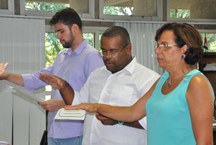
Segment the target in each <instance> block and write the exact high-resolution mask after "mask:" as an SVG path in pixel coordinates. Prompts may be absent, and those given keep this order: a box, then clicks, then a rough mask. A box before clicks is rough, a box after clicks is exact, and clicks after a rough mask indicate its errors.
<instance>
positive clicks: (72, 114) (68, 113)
mask: <svg viewBox="0 0 216 145" xmlns="http://www.w3.org/2000/svg"><path fill="white" fill-rule="evenodd" d="M85 114H86V111H85V110H65V109H64V108H61V109H59V110H58V112H57V114H56V116H55V119H56V120H84V119H85Z"/></svg>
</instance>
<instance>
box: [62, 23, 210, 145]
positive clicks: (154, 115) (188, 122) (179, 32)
mask: <svg viewBox="0 0 216 145" xmlns="http://www.w3.org/2000/svg"><path fill="white" fill-rule="evenodd" d="M155 40H156V46H155V53H156V56H157V60H158V63H159V65H160V67H162V68H163V69H164V70H165V71H164V73H163V74H162V76H161V77H160V78H159V79H158V81H156V82H155V83H154V85H153V86H152V87H151V89H150V90H149V91H148V92H147V93H146V94H145V95H144V96H143V97H142V98H141V99H139V100H138V101H137V102H136V103H135V104H134V105H132V106H131V107H117V106H109V105H105V104H97V103H95V104H80V105H78V106H67V107H65V109H84V110H86V111H88V112H97V113H100V114H102V115H104V116H107V117H110V118H113V119H115V120H119V121H126V122H133V121H135V120H138V119H140V118H142V117H143V116H147V134H148V139H147V141H148V145H213V140H212V131H213V128H212V119H213V96H214V93H213V89H212V87H211V85H210V83H209V81H208V80H207V78H206V77H205V76H204V75H203V74H202V73H201V72H200V71H199V70H197V69H196V64H197V63H198V62H199V60H200V59H201V55H202V52H203V47H202V39H201V36H200V34H199V32H198V31H197V30H196V29H195V28H194V27H193V26H191V25H190V24H186V23H167V24H164V25H163V26H162V27H161V28H159V29H158V30H157V32H156V36H155ZM143 75H145V74H143Z"/></svg>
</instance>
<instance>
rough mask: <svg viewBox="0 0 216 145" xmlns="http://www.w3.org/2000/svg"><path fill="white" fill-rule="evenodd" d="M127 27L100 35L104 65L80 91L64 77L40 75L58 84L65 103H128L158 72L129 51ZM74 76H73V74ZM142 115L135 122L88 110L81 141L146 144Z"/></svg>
mask: <svg viewBox="0 0 216 145" xmlns="http://www.w3.org/2000/svg"><path fill="white" fill-rule="evenodd" d="M131 49H132V46H131V42H130V37H129V34H128V32H127V30H126V29H125V28H123V27H120V26H112V27H110V28H108V29H107V30H106V31H105V32H104V33H103V35H102V38H101V50H102V55H103V61H104V64H105V67H102V68H99V69H96V70H95V71H93V72H92V73H91V75H90V76H89V78H88V80H87V82H86V83H85V85H84V86H83V87H82V89H81V90H80V92H76V91H74V90H73V88H71V86H70V85H68V83H67V82H66V81H65V80H62V79H60V78H58V77H56V76H53V75H47V74H41V79H42V80H43V81H45V82H47V83H49V84H51V85H52V86H53V87H54V88H58V89H59V90H60V92H61V94H62V96H63V99H64V101H65V103H66V104H77V103H84V102H89V103H104V104H109V105H116V106H130V105H132V104H134V103H135V102H136V101H137V100H138V99H139V98H140V97H142V96H143V94H145V93H146V92H147V91H148V90H149V88H150V87H151V86H152V85H153V83H154V82H155V81H156V80H157V79H158V78H159V75H158V74H157V73H156V72H154V71H152V70H150V69H148V68H146V67H144V66H143V65H141V64H139V63H137V61H136V58H133V57H132V54H131ZM74 77H76V76H74ZM146 144H147V137H146V130H145V118H143V119H141V120H139V121H136V122H130V123H129V122H118V121H117V120H112V119H110V118H107V117H105V116H102V115H100V114H91V113H89V114H87V115H86V118H85V122H84V136H83V145H146Z"/></svg>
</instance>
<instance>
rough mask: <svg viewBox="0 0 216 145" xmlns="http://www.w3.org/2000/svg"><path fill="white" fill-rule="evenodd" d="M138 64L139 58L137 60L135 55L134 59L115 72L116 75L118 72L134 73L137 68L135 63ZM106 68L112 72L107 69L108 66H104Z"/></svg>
mask: <svg viewBox="0 0 216 145" xmlns="http://www.w3.org/2000/svg"><path fill="white" fill-rule="evenodd" d="M136 64H137V60H136V57H134V58H133V59H132V61H131V62H130V63H129V64H128V65H127V66H126V67H124V68H123V69H122V70H120V71H118V72H116V73H114V74H115V75H117V74H121V73H128V74H132V73H133V72H134V70H135V65H136ZM104 68H105V69H106V71H107V72H108V73H109V74H112V73H111V72H110V71H109V70H107V68H106V66H104Z"/></svg>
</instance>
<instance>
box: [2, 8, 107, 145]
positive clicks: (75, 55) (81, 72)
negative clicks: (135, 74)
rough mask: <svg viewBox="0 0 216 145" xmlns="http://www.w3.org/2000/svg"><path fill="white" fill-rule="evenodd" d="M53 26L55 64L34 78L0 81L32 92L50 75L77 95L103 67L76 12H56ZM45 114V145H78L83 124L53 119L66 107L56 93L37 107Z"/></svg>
mask: <svg viewBox="0 0 216 145" xmlns="http://www.w3.org/2000/svg"><path fill="white" fill-rule="evenodd" d="M50 25H51V26H54V29H55V31H56V32H57V38H58V39H59V40H60V42H61V44H62V45H63V47H65V48H67V49H64V50H62V51H61V52H60V53H59V54H58V55H57V57H56V58H55V61H54V63H53V64H52V65H51V66H50V67H48V68H44V69H42V70H40V71H39V72H37V73H33V74H22V75H20V74H12V73H6V72H5V73H3V74H1V75H0V79H5V80H8V81H10V82H13V83H15V84H17V85H21V86H24V87H25V88H27V89H28V90H35V89H38V88H41V87H44V86H46V85H47V83H44V82H43V81H41V80H40V79H39V74H40V73H47V74H53V75H56V76H58V77H61V78H63V79H65V80H67V82H68V83H69V84H70V85H71V86H72V87H73V88H74V90H76V91H79V90H80V88H81V87H82V86H83V84H84V83H85V82H86V80H87V78H88V76H89V75H90V73H91V72H92V71H93V70H95V69H96V68H98V67H101V66H103V65H104V63H103V61H102V58H101V56H100V55H99V53H98V51H97V50H96V49H95V48H93V47H92V46H90V45H88V42H87V40H84V38H83V35H82V21H81V19H80V17H79V15H78V14H77V12H76V11H75V10H73V9H71V8H66V9H63V10H61V11H59V12H57V13H56V14H55V15H54V16H53V17H52V19H51V20H50ZM39 104H40V105H41V106H42V107H43V108H44V109H46V110H48V111H49V113H48V144H49V145H81V144H82V143H81V142H82V134H83V122H79V121H77V122H73V121H55V120H54V117H55V114H56V112H57V111H58V109H59V108H62V107H63V106H65V103H64V101H63V100H62V97H61V95H60V93H59V91H58V90H55V89H53V90H52V92H51V99H50V100H48V101H44V102H40V103H39Z"/></svg>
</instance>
